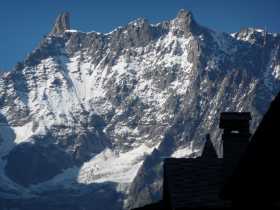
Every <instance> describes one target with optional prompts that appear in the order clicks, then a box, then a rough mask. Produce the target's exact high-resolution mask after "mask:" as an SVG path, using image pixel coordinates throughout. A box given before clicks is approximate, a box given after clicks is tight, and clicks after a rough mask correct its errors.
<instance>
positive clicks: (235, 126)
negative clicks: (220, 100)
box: [219, 112, 251, 180]
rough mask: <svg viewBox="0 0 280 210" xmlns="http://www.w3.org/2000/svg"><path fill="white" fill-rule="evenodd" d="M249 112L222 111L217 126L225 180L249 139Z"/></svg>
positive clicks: (237, 161)
mask: <svg viewBox="0 0 280 210" xmlns="http://www.w3.org/2000/svg"><path fill="white" fill-rule="evenodd" d="M250 120H251V114H250V112H223V113H221V118H220V125H219V127H220V128H221V129H223V130H224V132H223V135H222V143H223V161H224V178H225V180H227V179H228V178H229V177H230V176H231V175H232V173H233V171H234V169H235V168H236V166H237V164H238V163H239V160H240V158H241V156H242V155H243V153H244V152H245V149H246V148H247V146H248V144H249V139H250V136H251V134H250Z"/></svg>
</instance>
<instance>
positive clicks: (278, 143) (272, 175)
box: [137, 93, 280, 210]
mask: <svg viewBox="0 0 280 210" xmlns="http://www.w3.org/2000/svg"><path fill="white" fill-rule="evenodd" d="M279 109H280V93H279V94H278V96H277V97H276V98H275V100H274V101H273V102H272V104H271V106H270V108H269V110H268V112H267V113H266V114H265V116H264V117H263V120H262V122H261V123H260V125H259V127H258V128H257V130H256V132H255V134H254V135H253V136H252V138H251V141H249V139H250V137H251V134H250V132H249V121H250V120H251V115H250V113H236V112H227V113H222V114H221V118H220V124H219V126H220V128H221V129H223V134H222V143H223V158H218V156H217V153H216V151H215V148H214V146H213V144H212V142H211V139H210V136H209V135H207V137H206V142H205V146H204V149H203V153H202V155H201V157H198V158H189V159H186V158H179V159H176V158H167V159H165V161H164V181H163V199H162V200H161V201H159V202H158V203H154V204H150V205H147V206H144V207H141V208H137V209H138V210H145V209H168V210H169V209H177V210H178V209H180V210H182V209H190V208H226V207H228V208H234V207H260V206H261V207H268V206H270V207H280V193H279V192H278V191H277V190H278V189H280V170H278V168H277V166H278V164H279V160H280V158H279V157H278V155H279V150H280V138H279V135H278V130H277V128H278V129H279V128H280V124H279V123H278V124H277V119H280V110H279ZM279 132H280V129H279Z"/></svg>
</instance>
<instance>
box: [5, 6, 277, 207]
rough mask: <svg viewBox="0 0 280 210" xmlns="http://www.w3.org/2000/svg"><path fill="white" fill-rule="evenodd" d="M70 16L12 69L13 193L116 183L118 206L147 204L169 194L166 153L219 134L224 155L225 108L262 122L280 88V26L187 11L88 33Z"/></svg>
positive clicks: (9, 146) (8, 184) (8, 189)
mask: <svg viewBox="0 0 280 210" xmlns="http://www.w3.org/2000/svg"><path fill="white" fill-rule="evenodd" d="M63 14H67V13H63ZM63 14H62V15H60V16H59V17H64V18H62V19H61V18H58V19H57V21H58V22H56V23H55V24H54V28H53V30H52V32H51V33H50V34H48V35H47V36H46V37H45V38H44V39H43V40H42V42H41V43H40V44H39V46H38V47H37V48H36V49H35V50H33V51H32V52H31V53H30V55H29V56H27V58H26V59H25V60H24V61H23V62H21V63H18V64H17V65H16V67H15V69H14V71H12V72H7V73H3V74H2V75H1V77H0V114H1V119H3V121H4V122H6V124H7V125H6V126H2V127H0V144H1V146H0V154H1V161H0V192H1V195H2V194H3V196H2V197H1V198H2V199H6V197H12V198H13V199H19V197H26V198H28V199H31V200H32V199H33V197H34V196H35V197H39V198H40V197H44V196H46V197H47V198H44V199H47V200H48V199H50V200H52V199H54V197H53V195H52V194H51V192H53V191H63V192H64V193H65V194H66V195H69V196H72V194H71V193H72V192H71V190H73V189H75V190H76V192H79V193H80V194H83V195H84V194H86V192H87V191H88V190H89V191H90V188H91V187H93V188H94V189H98V187H97V188H95V187H94V185H98V184H101V185H102V183H103V184H104V185H106V183H107V184H108V186H106V189H108V190H109V191H110V193H112V194H114V193H116V194H121V196H120V195H119V196H120V197H119V198H121V202H120V201H119V200H118V198H117V197H116V198H115V199H116V200H114V201H116V203H115V204H116V206H118V207H120V206H122V205H124V207H125V208H129V207H137V206H141V205H144V204H146V203H149V202H150V201H154V200H155V199H159V197H160V190H161V176H160V174H161V170H160V166H161V164H162V163H161V161H162V157H166V156H167V157H168V156H173V157H189V156H197V155H200V149H201V147H202V146H203V144H204V140H205V135H206V134H207V133H211V135H212V137H213V138H212V139H215V142H214V143H215V146H216V149H217V150H218V152H219V154H221V149H220V141H219V135H220V133H219V130H218V126H217V120H218V117H219V116H218V115H219V113H220V112H222V111H251V112H252V115H253V124H252V130H254V129H255V128H256V125H257V124H258V122H259V120H260V118H261V116H262V114H263V113H264V112H265V111H266V109H267V108H268V105H269V103H270V101H271V99H272V98H273V96H275V95H276V93H277V92H278V91H279V89H280V82H279V80H280V76H279V75H280V62H279V60H280V59H279V58H280V53H279V44H280V35H279V34H275V33H274V34H272V33H267V32H265V31H260V30H258V29H246V30H243V31H241V32H238V33H236V34H226V33H219V32H215V31H213V30H210V29H207V28H205V27H203V26H200V25H199V24H198V23H196V21H195V20H194V18H193V15H192V14H191V13H190V12H188V11H184V10H181V11H179V13H178V15H177V17H176V18H175V19H173V20H171V21H164V22H161V23H159V24H156V25H151V24H149V22H148V21H147V20H145V19H142V18H141V19H137V20H136V21H132V22H130V23H128V24H127V25H126V26H124V27H119V28H117V29H116V30H113V31H112V32H110V33H105V34H104V33H97V32H80V31H77V30H73V29H71V28H70V23H66V22H70V20H66V19H69V17H68V15H66V16H65V15H64V16H63ZM54 32H55V33H54ZM198 131H199V132H198ZM30 160H36V161H33V162H32V163H31V164H30ZM18 171H22V172H23V173H18ZM4 183H5V184H4ZM57 185H58V186H57ZM81 189H83V190H81ZM109 191H108V192H109ZM4 192H5V193H4ZM95 193H99V191H98V190H97V191H96V192H95ZM85 197H87V194H86V196H85ZM28 199H27V200H28ZM44 199H42V201H40V202H42V203H43V204H44ZM39 200H40V199H39ZM25 201H26V200H25ZM68 202H70V201H68V200H67V196H65V198H64V199H62V200H61V203H60V204H59V205H62V204H63V203H66V204H67V203H68ZM101 203H102V202H101ZM88 205H89V206H87V207H85V208H86V209H90V205H94V203H88ZM116 206H115V207H116ZM73 208H74V207H73ZM98 208H100V209H102V207H101V206H99V207H98ZM50 209H51V208H50Z"/></svg>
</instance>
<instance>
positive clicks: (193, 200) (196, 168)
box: [163, 138, 225, 209]
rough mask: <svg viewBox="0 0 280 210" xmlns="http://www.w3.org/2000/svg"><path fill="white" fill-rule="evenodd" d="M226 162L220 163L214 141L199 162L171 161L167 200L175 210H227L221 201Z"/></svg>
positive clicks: (166, 169) (166, 176)
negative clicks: (206, 209)
mask: <svg viewBox="0 0 280 210" xmlns="http://www.w3.org/2000/svg"><path fill="white" fill-rule="evenodd" d="M222 184H223V179H222V159H218V157H217V154H216V151H215V149H214V147H213V144H212V142H211V140H210V138H207V141H206V143H205V146H204V151H203V155H202V156H201V157H199V158H195V159H193V158H190V159H185V158H178V159H175V158H168V159H165V162H164V195H163V196H164V199H166V198H167V199H168V200H169V205H171V207H172V209H180V208H181V209H182V208H197V207H223V206H224V205H225V203H224V201H222V200H221V199H220V198H219V192H220V189H221V185H222Z"/></svg>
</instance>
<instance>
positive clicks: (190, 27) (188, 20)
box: [174, 9, 199, 35]
mask: <svg viewBox="0 0 280 210" xmlns="http://www.w3.org/2000/svg"><path fill="white" fill-rule="evenodd" d="M174 24H175V27H176V28H177V29H179V30H180V31H182V32H183V33H184V34H185V35H187V34H188V33H190V32H193V33H196V32H197V31H198V28H199V27H198V25H197V23H196V21H195V20H194V17H193V14H192V13H191V12H190V11H188V10H185V9H181V10H180V11H179V12H178V14H177V16H176V18H175V19H174Z"/></svg>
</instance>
